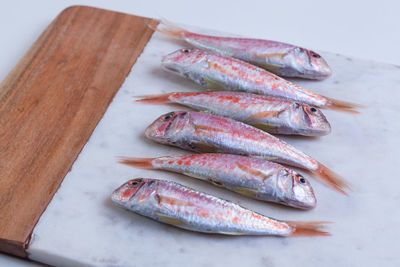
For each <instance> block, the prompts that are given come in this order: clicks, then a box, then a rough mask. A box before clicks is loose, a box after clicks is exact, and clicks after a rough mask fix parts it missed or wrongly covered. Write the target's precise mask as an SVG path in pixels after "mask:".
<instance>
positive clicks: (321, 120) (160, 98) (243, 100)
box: [137, 91, 331, 136]
mask: <svg viewBox="0 0 400 267" xmlns="http://www.w3.org/2000/svg"><path fill="white" fill-rule="evenodd" d="M137 102H144V103H152V104H161V103H177V104H181V105H184V106H188V107H191V108H193V109H197V110H200V111H208V112H211V113H213V114H216V115H221V116H224V117H229V118H232V119H235V120H238V121H241V122H244V123H247V124H250V125H253V126H255V127H257V128H259V129H262V130H264V131H267V132H269V133H273V134H290V135H292V134H298V135H305V136H322V135H327V134H329V133H330V131H331V126H330V125H329V122H328V121H327V119H326V118H325V116H324V114H323V113H322V112H321V111H320V110H319V109H317V108H315V107H312V106H309V105H307V104H303V103H299V102H294V101H290V100H285V99H282V98H277V97H270V96H263V95H256V94H249V93H241V92H226V91H218V92H199V93H197V92H196V93H170V94H163V95H153V96H152V95H149V96H143V98H142V99H139V100H137Z"/></svg>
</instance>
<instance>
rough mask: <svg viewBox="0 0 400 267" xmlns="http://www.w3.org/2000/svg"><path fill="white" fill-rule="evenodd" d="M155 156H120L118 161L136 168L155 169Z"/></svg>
mask: <svg viewBox="0 0 400 267" xmlns="http://www.w3.org/2000/svg"><path fill="white" fill-rule="evenodd" d="M152 161H153V158H131V157H119V160H118V163H121V164H125V165H128V166H131V167H134V168H140V169H153V164H152Z"/></svg>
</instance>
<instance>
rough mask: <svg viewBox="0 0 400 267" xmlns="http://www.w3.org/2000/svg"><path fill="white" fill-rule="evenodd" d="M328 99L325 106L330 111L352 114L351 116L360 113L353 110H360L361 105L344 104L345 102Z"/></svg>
mask: <svg viewBox="0 0 400 267" xmlns="http://www.w3.org/2000/svg"><path fill="white" fill-rule="evenodd" d="M327 99H328V104H327V105H326V106H325V107H326V108H328V109H332V110H338V111H342V112H347V113H352V114H358V113H360V112H359V111H357V110H354V109H355V108H362V107H363V106H362V105H359V104H355V103H351V102H346V101H341V100H337V99H333V98H329V97H327Z"/></svg>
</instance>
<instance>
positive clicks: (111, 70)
mask: <svg viewBox="0 0 400 267" xmlns="http://www.w3.org/2000/svg"><path fill="white" fill-rule="evenodd" d="M148 24H150V25H153V26H156V25H157V21H155V20H152V19H148V18H143V17H137V16H133V15H127V14H122V13H117V12H112V11H107V10H102V9H97V8H93V7H86V6H72V7H69V8H67V9H65V10H64V11H62V12H61V13H60V14H59V15H58V16H57V17H56V18H55V19H54V21H53V22H52V23H51V24H50V25H49V26H48V27H47V29H46V30H45V31H44V32H43V33H42V34H41V36H40V37H39V38H38V39H37V40H36V42H35V43H34V44H33V45H32V47H31V48H30V49H29V50H28V52H27V53H26V54H25V55H24V56H23V58H22V59H21V60H20V61H19V63H18V64H17V65H16V66H15V68H14V69H13V70H12V71H11V72H10V73H9V75H8V76H7V77H6V78H5V79H4V81H3V82H2V83H1V84H0V214H1V216H0V251H2V252H6V253H9V254H13V255H16V256H20V257H26V252H25V249H26V246H27V244H28V243H29V239H30V234H31V232H32V230H33V228H34V226H35V224H36V223H37V221H38V220H39V217H40V216H41V214H42V213H43V211H44V210H45V209H46V207H47V205H48V203H49V202H50V201H51V199H52V197H53V195H54V193H55V192H56V191H57V189H58V187H59V185H60V183H61V182H62V180H63V179H64V177H65V175H66V173H67V172H68V171H69V170H70V168H71V166H72V164H73V163H74V161H75V159H76V158H77V156H78V154H79V153H80V151H81V150H82V148H83V146H84V145H85V143H86V141H87V140H88V138H89V137H90V135H91V133H92V132H93V130H94V128H95V127H96V125H97V123H98V122H99V120H100V119H101V117H102V116H103V114H104V112H105V111H106V109H107V107H108V105H109V103H110V102H111V100H112V99H113V97H114V95H115V93H116V92H117V91H118V89H119V88H120V86H121V84H122V83H123V81H124V79H125V77H126V76H127V75H128V73H129V71H130V69H131V68H132V66H133V64H134V63H135V61H136V59H137V58H138V56H139V55H140V54H141V52H142V50H143V48H144V46H145V45H146V43H147V42H148V40H149V38H150V37H151V35H152V33H153V31H152V30H151V29H150V28H149V27H148Z"/></svg>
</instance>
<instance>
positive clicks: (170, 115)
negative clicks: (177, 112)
mask: <svg viewBox="0 0 400 267" xmlns="http://www.w3.org/2000/svg"><path fill="white" fill-rule="evenodd" d="M173 115H174V113H173V112H171V113H168V114H167V115H165V117H164V121H167V120H169V119H171V118H172V116H173Z"/></svg>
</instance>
